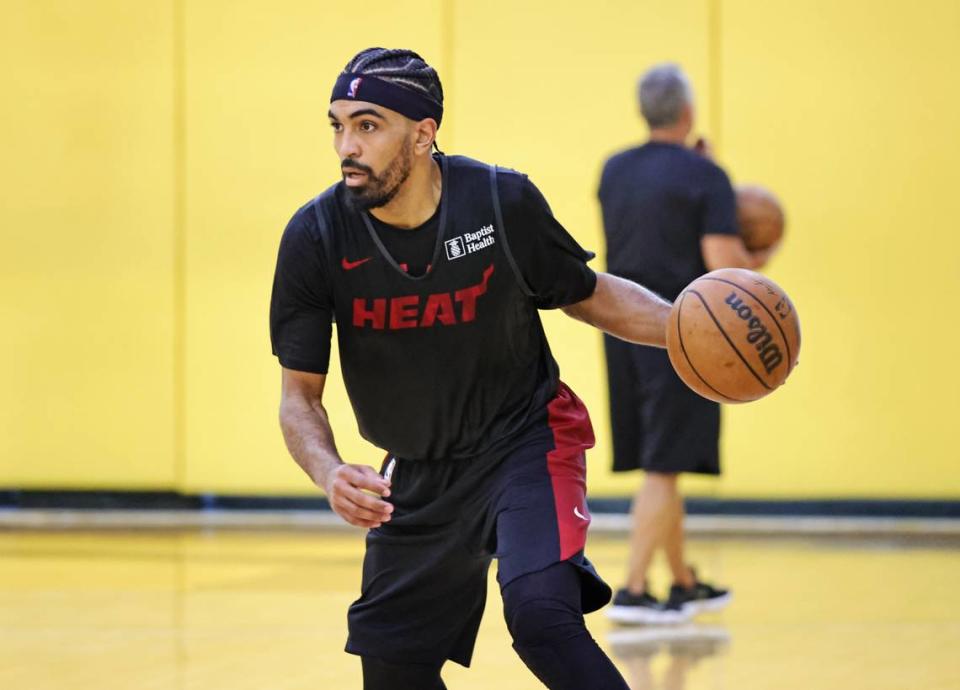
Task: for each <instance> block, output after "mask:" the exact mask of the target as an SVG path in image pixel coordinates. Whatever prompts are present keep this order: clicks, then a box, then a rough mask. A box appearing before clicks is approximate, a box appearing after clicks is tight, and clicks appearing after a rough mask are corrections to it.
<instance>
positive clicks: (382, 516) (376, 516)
mask: <svg viewBox="0 0 960 690" xmlns="http://www.w3.org/2000/svg"><path fill="white" fill-rule="evenodd" d="M338 508H340V509H341V511H342V512H343V513H345V514H348V515H350V516H351V517H354V518H357V519H360V520H374V521H377V522H386V521H387V520H389V519H390V514H389V513H387V512H385V511H382V510H373V509H370V508H365V507H364V506H361V505H358V504H356V503H354V502H353V501H351V500H349V499H348V498H345V497H343V498H341V500H340V501H339V502H338Z"/></svg>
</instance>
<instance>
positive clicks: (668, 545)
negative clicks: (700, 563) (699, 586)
mask: <svg viewBox="0 0 960 690" xmlns="http://www.w3.org/2000/svg"><path fill="white" fill-rule="evenodd" d="M685 517H686V510H685V509H684V507H683V496H681V495H680V493H679V492H677V495H676V498H675V500H674V502H673V506H672V508H671V510H670V524H669V525H668V527H667V530H666V536H665V538H664V542H663V550H664V552H665V553H666V556H667V564H668V565H669V566H670V573H671V575H673V582H674V584H677V585H681V586H682V587H693V585H694V582H695V581H694V577H693V573H692V572H691V571H690V567H689V566H688V565H687V562H686V559H685V558H684V518H685Z"/></svg>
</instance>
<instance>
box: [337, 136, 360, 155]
mask: <svg viewBox="0 0 960 690" xmlns="http://www.w3.org/2000/svg"><path fill="white" fill-rule="evenodd" d="M337 153H338V154H339V155H340V160H344V159H346V158H359V157H360V140H359V138H357V137H355V136H353V135H352V134H349V133H348V132H344V133H343V134H342V135H340V141H339V142H337Z"/></svg>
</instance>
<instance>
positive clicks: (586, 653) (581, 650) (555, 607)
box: [494, 384, 627, 690]
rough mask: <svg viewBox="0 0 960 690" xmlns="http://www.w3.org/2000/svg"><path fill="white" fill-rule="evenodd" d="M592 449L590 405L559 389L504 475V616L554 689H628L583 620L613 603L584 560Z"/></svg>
mask: <svg viewBox="0 0 960 690" xmlns="http://www.w3.org/2000/svg"><path fill="white" fill-rule="evenodd" d="M592 445H593V431H592V428H591V427H590V419H589V416H588V415H587V411H586V408H585V407H584V406H583V404H582V403H581V402H580V401H579V400H578V399H577V398H576V396H575V395H573V393H572V391H570V390H569V389H568V388H566V386H564V385H562V384H561V385H560V390H559V391H558V393H557V397H556V398H555V399H554V400H553V401H552V402H551V403H550V405H549V415H545V417H544V419H543V420H542V424H541V425H539V426H538V425H536V424H535V425H534V426H533V427H532V428H531V430H530V433H528V434H527V435H525V437H524V438H523V439H519V440H518V443H517V444H516V445H515V446H514V448H513V449H512V450H511V451H510V452H509V453H508V455H507V458H506V459H505V461H504V463H503V465H502V466H501V471H500V473H499V475H498V489H497V492H496V494H497V497H496V501H495V504H494V510H495V514H496V522H495V543H496V555H497V558H498V559H499V568H498V572H497V579H498V580H499V582H500V587H501V593H502V595H503V600H504V615H505V617H506V620H507V626H508V628H509V630H510V633H511V635H512V636H513V640H514V643H513V646H514V649H516V651H517V653H518V654H519V655H520V658H521V659H523V661H524V663H526V664H527V666H528V667H529V668H530V670H531V671H532V672H533V673H534V674H535V675H536V676H537V677H538V678H539V679H540V680H541V681H543V683H544V684H546V685H547V687H549V688H551V689H552V690H566V689H567V688H570V689H571V690H572V689H573V688H576V689H577V690H582V689H583V688H615V689H616V690H626V688H627V685H626V683H625V682H624V680H623V678H622V676H621V675H620V674H619V672H618V671H617V669H616V668H615V667H614V665H613V664H612V663H611V662H610V660H609V659H608V658H607V656H606V655H605V654H604V653H603V651H602V650H601V649H600V648H599V647H598V646H597V644H596V642H595V641H594V640H593V638H592V637H591V636H590V634H589V633H588V632H587V629H586V626H585V624H584V620H583V614H584V612H590V611H595V610H597V609H598V608H600V607H602V606H603V605H604V604H606V603H607V602H608V601H609V599H610V588H609V587H608V586H607V585H606V583H604V582H603V580H601V579H600V577H599V575H597V573H596V571H595V570H594V568H593V566H592V565H591V564H590V562H589V561H588V560H587V559H586V558H585V557H584V553H583V549H584V545H585V543H586V536H587V526H588V525H589V523H590V513H589V511H588V509H587V504H586V496H585V493H586V462H585V460H586V458H585V451H586V449H587V448H589V447H591V446H592Z"/></svg>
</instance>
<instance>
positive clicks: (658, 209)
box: [599, 64, 773, 623]
mask: <svg viewBox="0 0 960 690" xmlns="http://www.w3.org/2000/svg"><path fill="white" fill-rule="evenodd" d="M639 87H640V88H639V100H640V111H641V113H642V115H643V117H644V119H646V121H647V124H648V125H649V127H650V140H649V141H648V142H647V143H646V144H644V145H643V146H639V147H636V148H631V149H628V150H626V151H623V152H621V153H618V154H617V155H615V156H613V157H612V158H610V160H608V161H607V163H606V165H605V166H604V169H603V175H602V178H601V182H600V190H599V197H600V204H601V206H602V209H603V222H604V231H605V234H606V238H607V270H608V271H609V272H610V273H612V274H614V275H618V276H622V277H625V278H629V279H630V280H634V281H637V282H639V283H641V284H643V285H646V286H647V287H649V288H651V289H652V290H654V291H656V292H657V293H658V294H660V295H663V296H664V297H667V298H668V299H671V300H673V299H676V297H677V295H678V294H679V293H680V291H681V290H683V288H684V287H686V285H687V284H688V283H689V282H690V281H692V280H693V279H695V278H697V277H698V276H700V275H702V274H703V273H706V272H707V271H708V270H713V269H716V268H725V267H731V268H737V267H739V268H758V267H760V266H762V265H763V264H764V263H765V262H766V260H767V259H768V257H769V256H770V254H771V252H772V251H773V250H772V249H771V250H766V251H763V252H749V251H747V249H746V248H745V246H744V244H743V241H742V240H741V238H740V236H739V235H738V232H737V219H736V201H735V198H734V192H733V188H732V187H731V185H730V180H729V179H728V177H727V175H726V173H725V172H724V171H723V170H722V169H721V168H720V167H718V166H717V165H715V164H714V163H713V162H712V161H711V160H710V159H709V157H708V154H709V150H708V148H707V147H706V146H705V144H704V142H703V140H700V141H698V142H697V144H696V145H695V147H694V148H695V150H690V149H688V148H686V142H687V139H688V137H689V136H690V133H691V131H692V130H693V120H694V109H693V97H692V93H691V90H690V86H689V83H688V81H687V78H686V76H685V75H684V74H683V72H682V71H681V70H680V68H679V67H677V66H676V65H672V64H666V65H659V66H657V67H654V68H653V69H651V70H650V71H648V72H647V73H646V74H645V75H644V76H643V77H642V79H641V81H640V85H639ZM604 344H605V349H606V354H607V370H608V374H609V386H610V417H611V423H612V426H613V454H614V463H613V469H614V471H618V472H619V471H628V470H635V469H643V470H644V471H645V472H646V478H645V481H644V483H643V485H642V486H641V488H640V490H639V491H638V492H637V494H636V497H635V499H634V503H633V516H632V520H633V526H632V532H631V544H630V546H631V551H630V561H629V564H628V571H627V582H626V585H625V586H624V588H622V589H621V590H619V591H618V592H617V594H616V597H615V598H614V602H613V606H612V607H611V608H610V609H609V610H608V615H609V617H610V618H612V619H614V620H616V621H618V622H621V623H676V622H680V621H683V620H686V619H687V618H689V617H690V616H691V615H693V614H694V613H696V612H698V611H699V610H703V609H706V608H716V607H718V606H722V605H724V604H726V602H727V601H729V594H728V592H726V591H724V590H720V589H716V588H714V587H712V586H710V585H708V584H707V583H705V582H701V581H699V580H698V579H697V577H696V574H695V573H694V571H693V570H692V569H691V568H690V567H689V566H688V565H687V564H686V562H685V560H684V549H683V517H684V508H683V498H682V496H681V495H680V493H679V490H678V487H677V480H678V476H679V474H680V473H682V472H695V473H702V474H712V475H716V474H719V473H720V460H719V453H718V447H717V446H718V440H719V434H720V407H719V405H718V404H717V403H715V402H711V401H709V400H705V399H704V398H701V397H700V396H698V395H697V394H696V393H694V392H692V391H691V390H690V389H689V388H687V386H686V385H685V384H684V383H683V382H682V381H681V380H680V379H679V378H678V377H677V375H676V373H675V372H674V370H673V367H672V366H671V365H670V362H669V360H668V358H667V354H666V352H664V351H663V350H658V349H654V348H648V347H638V346H636V345H632V344H630V343H626V342H623V341H622V340H620V339H617V338H611V337H610V336H605V337H604ZM659 548H662V549H663V550H664V552H665V553H666V556H667V561H668V563H669V566H670V571H671V573H672V575H673V580H674V584H673V586H672V587H671V589H670V594H669V596H668V597H667V599H666V601H660V600H658V599H657V597H655V596H654V595H653V594H652V593H651V592H650V588H649V586H648V583H647V571H648V569H649V567H650V563H651V561H652V559H653V555H654V552H655V551H656V550H657V549H659Z"/></svg>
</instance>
